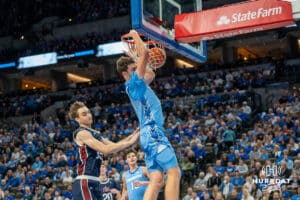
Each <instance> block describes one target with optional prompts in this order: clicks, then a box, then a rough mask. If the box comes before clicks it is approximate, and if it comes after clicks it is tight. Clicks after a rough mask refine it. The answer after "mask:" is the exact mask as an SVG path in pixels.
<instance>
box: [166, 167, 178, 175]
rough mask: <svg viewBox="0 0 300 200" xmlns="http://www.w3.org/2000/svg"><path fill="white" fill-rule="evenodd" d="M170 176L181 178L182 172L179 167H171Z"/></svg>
mask: <svg viewBox="0 0 300 200" xmlns="http://www.w3.org/2000/svg"><path fill="white" fill-rule="evenodd" d="M167 175H168V177H174V178H180V177H181V172H180V169H179V167H174V168H171V169H169V170H168V171H167Z"/></svg>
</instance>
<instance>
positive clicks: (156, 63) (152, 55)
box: [148, 47, 166, 69]
mask: <svg viewBox="0 0 300 200" xmlns="http://www.w3.org/2000/svg"><path fill="white" fill-rule="evenodd" d="M165 62H166V52H165V50H164V49H162V48H158V47H154V48H151V49H149V58H148V63H149V65H150V67H152V68H153V69H157V68H160V67H162V66H163V65H164V64H165Z"/></svg>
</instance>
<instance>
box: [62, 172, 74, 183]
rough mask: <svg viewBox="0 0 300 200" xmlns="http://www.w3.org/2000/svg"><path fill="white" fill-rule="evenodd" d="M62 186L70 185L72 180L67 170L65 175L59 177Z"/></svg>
mask: <svg viewBox="0 0 300 200" xmlns="http://www.w3.org/2000/svg"><path fill="white" fill-rule="evenodd" d="M61 179H62V182H63V184H64V185H69V184H72V182H73V178H72V176H71V173H70V171H69V170H67V171H66V173H65V175H64V176H62V177H61Z"/></svg>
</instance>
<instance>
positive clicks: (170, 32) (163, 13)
mask: <svg viewBox="0 0 300 200" xmlns="http://www.w3.org/2000/svg"><path fill="white" fill-rule="evenodd" d="M201 3H202V0H131V23H132V28H133V29H135V30H137V31H138V32H140V33H142V34H144V35H146V36H147V37H150V38H151V39H153V40H156V41H158V42H159V43H162V44H163V45H164V46H165V47H166V48H168V49H170V50H171V51H175V52H177V53H179V54H181V55H183V56H185V57H187V58H189V59H191V60H193V61H195V62H198V63H202V62H205V61H206V43H205V41H201V42H197V43H192V44H183V43H178V42H177V41H176V40H175V37H174V35H175V34H174V19H175V15H176V14H181V13H189V12H195V11H197V10H201V8H202V6H201V5H202V4H201Z"/></svg>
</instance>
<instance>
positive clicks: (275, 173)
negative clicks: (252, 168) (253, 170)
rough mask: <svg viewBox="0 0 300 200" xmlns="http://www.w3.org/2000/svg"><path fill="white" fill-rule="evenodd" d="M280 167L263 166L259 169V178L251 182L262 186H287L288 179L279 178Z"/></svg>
mask: <svg viewBox="0 0 300 200" xmlns="http://www.w3.org/2000/svg"><path fill="white" fill-rule="evenodd" d="M281 172H282V169H281V166H280V165H275V164H273V165H268V166H263V167H262V169H261V173H260V174H261V176H260V177H259V178H255V179H253V182H254V183H256V184H264V185H274V184H276V185H281V184H289V183H290V179H288V178H281Z"/></svg>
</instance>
